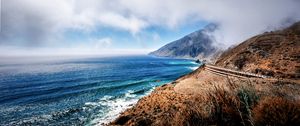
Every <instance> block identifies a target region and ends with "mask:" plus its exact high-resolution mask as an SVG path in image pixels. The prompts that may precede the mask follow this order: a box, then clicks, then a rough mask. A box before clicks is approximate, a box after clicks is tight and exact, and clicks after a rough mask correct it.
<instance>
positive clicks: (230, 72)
mask: <svg viewBox="0 0 300 126" xmlns="http://www.w3.org/2000/svg"><path fill="white" fill-rule="evenodd" d="M204 69H205V70H207V71H208V72H210V73H213V74H217V75H220V76H233V77H240V78H270V77H268V76H264V75H259V74H253V73H249V72H242V71H236V70H231V69H226V68H222V67H217V66H214V65H210V64H204Z"/></svg>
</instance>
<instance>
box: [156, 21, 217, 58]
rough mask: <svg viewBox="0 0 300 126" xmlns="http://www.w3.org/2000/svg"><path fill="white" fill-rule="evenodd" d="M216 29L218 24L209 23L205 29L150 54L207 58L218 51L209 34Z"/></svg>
mask: <svg viewBox="0 0 300 126" xmlns="http://www.w3.org/2000/svg"><path fill="white" fill-rule="evenodd" d="M215 29H216V25H214V24H209V25H207V26H206V27H205V28H204V29H201V30H199V31H196V32H193V33H191V34H189V35H187V36H184V37H183V38H181V39H179V40H176V41H173V42H171V43H169V44H167V45H165V46H163V47H161V48H160V49H158V50H156V51H154V52H151V53H150V55H155V56H161V57H177V58H207V57H209V56H211V55H212V54H213V53H214V52H216V51H217V49H216V48H215V47H214V46H213V45H212V40H211V38H210V36H209V35H208V34H207V33H209V32H212V31H214V30H215Z"/></svg>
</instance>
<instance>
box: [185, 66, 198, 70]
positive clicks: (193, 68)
mask: <svg viewBox="0 0 300 126" xmlns="http://www.w3.org/2000/svg"><path fill="white" fill-rule="evenodd" d="M187 68H188V69H191V70H196V69H197V68H199V67H198V66H196V67H187Z"/></svg>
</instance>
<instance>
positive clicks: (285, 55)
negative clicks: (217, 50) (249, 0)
mask: <svg viewBox="0 0 300 126" xmlns="http://www.w3.org/2000/svg"><path fill="white" fill-rule="evenodd" d="M216 65H218V66H221V67H226V68H230V69H238V70H243V71H248V72H252V73H258V74H263V75H268V76H274V77H280V78H290V79H299V78H300V22H297V23H295V24H293V25H292V26H290V27H288V28H286V29H283V30H278V31H272V32H266V33H263V34H260V35H257V36H254V37H252V38H250V39H248V40H246V41H244V42H243V43H241V44H240V45H238V46H236V47H234V48H232V49H229V50H227V51H225V52H224V53H223V54H222V55H221V56H220V57H219V59H218V61H217V62H216Z"/></svg>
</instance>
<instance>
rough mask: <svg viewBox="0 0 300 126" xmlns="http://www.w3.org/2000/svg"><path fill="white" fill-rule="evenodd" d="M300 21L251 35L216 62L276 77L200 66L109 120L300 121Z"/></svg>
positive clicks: (219, 125)
mask: <svg viewBox="0 0 300 126" xmlns="http://www.w3.org/2000/svg"><path fill="white" fill-rule="evenodd" d="M299 38H300V23H299V22H298V23H296V24H294V25H293V26H291V27H289V28H286V29H284V30H280V31H275V32H269V33H264V34H261V35H258V36H255V37H252V38H250V39H248V40H246V41H244V42H243V43H241V44H240V45H238V46H236V47H234V48H230V49H228V50H227V51H226V52H225V53H223V54H222V55H221V56H220V57H219V58H218V60H217V62H216V64H215V65H218V66H221V67H227V68H230V69H238V70H243V71H250V72H257V73H259V74H267V75H269V76H274V77H280V78H284V79H274V78H251V77H249V78H248V77H247V78H243V77H237V76H229V75H227V76H224V75H222V74H220V72H219V73H218V72H212V71H211V70H209V68H207V67H206V66H201V67H200V68H198V69H197V70H195V71H193V72H192V73H190V74H187V75H185V76H183V77H181V78H179V79H177V80H175V81H174V82H171V83H169V84H165V85H162V86H160V87H157V88H156V89H155V90H154V91H153V92H152V93H151V94H150V95H148V96H146V97H143V98H142V99H140V100H139V101H138V103H137V104H136V105H134V106H133V107H132V108H129V109H127V110H126V111H124V112H123V113H121V115H120V116H119V117H118V118H117V119H116V120H114V121H113V122H111V123H110V124H109V125H131V126H140V125H152V126H166V125H172V126H173V125H174V126H182V125H189V126H199V125H200V126H201V125H216V126H224V125H228V126H240V125H246V126H248V125H249V126H253V125H254V126H256V125H258V126H265V125H300V80H299V71H300V70H299V68H300V67H299V66H300V56H299V54H300V53H299V52H300V47H299V46H300V39H299Z"/></svg>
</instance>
